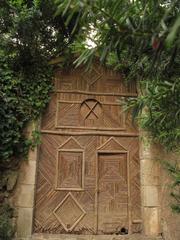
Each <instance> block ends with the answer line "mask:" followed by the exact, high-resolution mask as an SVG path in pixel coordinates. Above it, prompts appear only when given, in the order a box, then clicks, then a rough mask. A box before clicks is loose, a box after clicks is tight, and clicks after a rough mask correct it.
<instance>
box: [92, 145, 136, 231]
mask: <svg viewBox="0 0 180 240" xmlns="http://www.w3.org/2000/svg"><path fill="white" fill-rule="evenodd" d="M105 153H108V154H121V153H122V154H126V157H127V187H128V202H127V204H128V234H131V211H130V209H131V199H130V196H131V195H130V173H129V163H130V161H129V151H123V150H115V151H113V150H100V149H97V152H96V194H95V216H96V219H95V232H96V233H97V232H98V181H99V171H98V169H99V168H98V166H99V165H98V164H99V155H100V154H105Z"/></svg>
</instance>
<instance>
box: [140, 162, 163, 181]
mask: <svg viewBox="0 0 180 240" xmlns="http://www.w3.org/2000/svg"><path fill="white" fill-rule="evenodd" d="M140 164H141V165H140V167H141V184H142V185H146V186H147V185H151V186H152V185H156V186H157V185H159V172H160V171H159V162H157V161H152V160H141V162H140Z"/></svg>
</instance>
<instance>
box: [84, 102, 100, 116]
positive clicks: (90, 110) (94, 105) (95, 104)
mask: <svg viewBox="0 0 180 240" xmlns="http://www.w3.org/2000/svg"><path fill="white" fill-rule="evenodd" d="M84 104H85V105H86V106H87V107H88V109H89V112H88V113H87V114H86V116H85V119H86V118H87V117H88V116H89V115H90V114H91V113H92V114H94V116H95V117H96V118H98V115H97V114H96V113H95V112H94V109H95V107H96V106H97V105H98V102H95V103H94V104H93V105H92V106H89V104H88V102H85V103H84Z"/></svg>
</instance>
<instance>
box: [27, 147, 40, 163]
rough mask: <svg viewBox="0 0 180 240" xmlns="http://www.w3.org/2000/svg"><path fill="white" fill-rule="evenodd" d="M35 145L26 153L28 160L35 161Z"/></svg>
mask: <svg viewBox="0 0 180 240" xmlns="http://www.w3.org/2000/svg"><path fill="white" fill-rule="evenodd" d="M37 152H38V150H37V147H35V148H34V149H33V150H32V149H30V150H29V153H28V161H37Z"/></svg>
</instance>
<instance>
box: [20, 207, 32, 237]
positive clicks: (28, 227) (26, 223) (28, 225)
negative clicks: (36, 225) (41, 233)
mask: <svg viewBox="0 0 180 240" xmlns="http://www.w3.org/2000/svg"><path fill="white" fill-rule="evenodd" d="M32 219H33V208H19V209H18V219H17V238H22V239H23V238H25V239H28V238H29V237H31V234H32Z"/></svg>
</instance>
